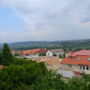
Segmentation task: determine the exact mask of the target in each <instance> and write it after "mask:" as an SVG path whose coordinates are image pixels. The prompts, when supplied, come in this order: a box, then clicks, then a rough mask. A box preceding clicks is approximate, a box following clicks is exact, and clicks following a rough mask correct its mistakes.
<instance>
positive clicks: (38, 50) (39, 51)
mask: <svg viewBox="0 0 90 90" xmlns="http://www.w3.org/2000/svg"><path fill="white" fill-rule="evenodd" d="M44 52H46V49H32V50H24V51H23V52H22V53H23V54H24V55H27V54H37V53H44Z"/></svg>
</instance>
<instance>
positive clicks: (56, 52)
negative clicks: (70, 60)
mask: <svg viewBox="0 0 90 90" xmlns="http://www.w3.org/2000/svg"><path fill="white" fill-rule="evenodd" d="M63 54H64V50H63V49H54V50H48V51H47V52H46V56H48V57H51V56H59V55H63Z"/></svg>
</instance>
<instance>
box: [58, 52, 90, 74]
mask: <svg viewBox="0 0 90 90" xmlns="http://www.w3.org/2000/svg"><path fill="white" fill-rule="evenodd" d="M60 68H62V69H67V70H72V71H78V72H80V73H82V72H85V73H86V74H90V50H81V51H78V52H74V53H72V54H71V55H70V56H69V57H66V58H64V60H62V61H61V62H60Z"/></svg>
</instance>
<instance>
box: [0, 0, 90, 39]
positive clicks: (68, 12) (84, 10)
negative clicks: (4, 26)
mask: <svg viewBox="0 0 90 90" xmlns="http://www.w3.org/2000/svg"><path fill="white" fill-rule="evenodd" d="M0 5H1V6H4V7H8V8H10V9H13V10H15V11H16V13H17V16H18V17H19V18H21V19H22V20H23V21H24V22H25V23H26V28H27V29H28V30H30V31H28V32H27V33H26V34H29V35H31V36H32V37H33V39H37V40H38V39H43V40H44V39H45V38H44V37H50V39H53V40H55V39H58V40H59V39H60V40H61V39H71V37H72V35H70V34H71V33H69V32H72V34H73V36H74V33H75V32H79V33H78V34H77V35H78V36H77V37H78V38H80V33H81V34H82V35H83V34H84V33H85V31H86V30H87V31H88V32H89V33H90V31H89V29H90V23H89V21H90V13H89V9H90V1H89V0H0ZM48 27H50V28H48ZM75 30H76V31H75ZM67 32H68V33H67ZM66 33H67V34H66ZM52 34H54V36H53V35H52ZM29 35H27V37H28V36H29ZM82 35H81V38H86V37H87V38H88V37H89V36H86V35H85V36H82ZM35 37H36V38H35ZM73 39H74V38H73ZM75 39H76V38H75Z"/></svg>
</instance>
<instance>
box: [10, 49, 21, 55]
mask: <svg viewBox="0 0 90 90" xmlns="http://www.w3.org/2000/svg"><path fill="white" fill-rule="evenodd" d="M11 53H12V55H15V56H18V55H21V51H20V50H11Z"/></svg>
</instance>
